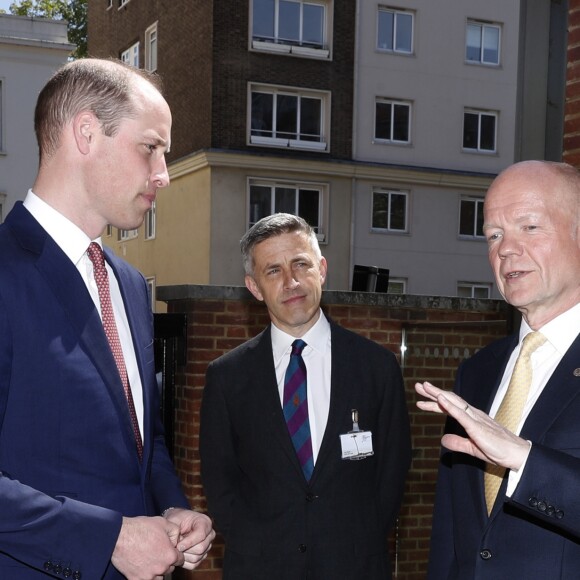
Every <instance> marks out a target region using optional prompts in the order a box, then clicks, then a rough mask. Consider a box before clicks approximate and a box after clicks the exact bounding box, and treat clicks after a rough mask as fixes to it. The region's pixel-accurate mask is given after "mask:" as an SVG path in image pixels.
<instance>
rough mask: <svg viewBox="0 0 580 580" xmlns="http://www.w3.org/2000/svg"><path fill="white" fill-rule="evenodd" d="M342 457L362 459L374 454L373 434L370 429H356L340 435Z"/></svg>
mask: <svg viewBox="0 0 580 580" xmlns="http://www.w3.org/2000/svg"><path fill="white" fill-rule="evenodd" d="M340 445H341V447H342V458H343V459H364V458H365V457H369V456H370V455H373V454H374V451H373V434H372V433H371V432H370V431H356V432H354V433H345V434H344V435H341V436H340Z"/></svg>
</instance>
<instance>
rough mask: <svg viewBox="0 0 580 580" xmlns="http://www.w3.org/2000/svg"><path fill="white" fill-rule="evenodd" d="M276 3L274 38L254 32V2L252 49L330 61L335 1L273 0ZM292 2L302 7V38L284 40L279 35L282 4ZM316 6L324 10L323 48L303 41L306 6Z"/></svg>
mask: <svg viewBox="0 0 580 580" xmlns="http://www.w3.org/2000/svg"><path fill="white" fill-rule="evenodd" d="M272 1H273V2H274V31H273V32H274V34H273V36H272V37H266V36H258V35H257V34H255V32H254V0H252V1H251V2H249V6H250V18H249V21H250V41H251V44H250V46H251V48H252V49H253V50H256V51H262V52H274V53H277V54H289V55H292V56H299V57H309V58H318V59H328V58H329V57H330V45H331V40H330V39H331V36H332V12H333V2H334V0H272ZM281 1H290V2H291V3H293V4H299V5H300V38H298V39H296V40H289V39H284V38H282V37H281V36H280V35H279V24H280V2H281ZM305 5H311V6H312V5H316V6H321V7H322V8H323V11H324V14H323V23H322V43H321V46H319V47H316V46H311V43H308V42H304V41H303V32H304V30H303V22H304V6H305Z"/></svg>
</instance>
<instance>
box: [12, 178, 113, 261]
mask: <svg viewBox="0 0 580 580" xmlns="http://www.w3.org/2000/svg"><path fill="white" fill-rule="evenodd" d="M24 207H25V208H26V209H27V210H28V211H29V212H30V213H31V214H32V216H33V217H34V218H35V219H36V221H37V222H38V223H39V224H40V225H41V226H42V227H43V228H44V229H45V230H46V232H47V233H48V235H49V236H50V237H51V238H52V239H53V240H54V241H55V242H56V243H57V245H58V246H59V247H60V249H61V250H62V251H63V252H64V253H65V254H66V255H67V256H68V257H69V258H70V260H71V261H72V263H73V264H75V265H77V264H78V262H79V261H80V259H81V258H82V257H83V255H84V254H85V252H86V251H87V248H88V247H89V244H90V243H91V239H90V238H89V237H88V236H87V235H86V234H85V233H84V232H83V231H82V230H81V229H80V228H79V227H78V226H76V225H75V224H74V223H73V222H71V221H70V220H69V219H68V218H66V217H64V216H63V215H62V214H61V213H59V212H58V211H57V210H55V209H54V208H53V207H51V206H50V205H48V203H46V202H45V201H44V200H43V199H40V197H38V196H37V195H36V194H35V193H34V192H33V191H32V189H29V190H28V194H27V195H26V199H25V200H24ZM95 241H96V242H97V243H98V244H99V245H101V246H102V243H101V239H100V238H98V239H97V240H95Z"/></svg>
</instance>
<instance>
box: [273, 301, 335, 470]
mask: <svg viewBox="0 0 580 580" xmlns="http://www.w3.org/2000/svg"><path fill="white" fill-rule="evenodd" d="M301 338H302V340H303V341H304V342H305V343H306V346H305V347H304V350H303V351H302V358H303V360H304V364H305V365H306V377H307V379H306V381H307V382H306V384H307V387H306V388H307V393H308V420H309V423H310V436H311V438H312V457H313V459H314V463H315V464H316V459H317V457H318V452H319V451H320V444H321V443H322V438H323V436H324V431H325V429H326V423H327V422H328V410H329V408H330V371H331V348H330V340H331V336H330V323H329V322H328V320H327V319H326V317H325V316H324V314H323V313H322V310H320V316H319V318H318V320H317V321H316V323H315V324H314V326H313V327H312V328H311V329H310V330H309V331H308V332H307V333H306V334H305V335H304V336H302V337H301ZM295 340H296V337H294V336H291V335H289V334H287V333H285V332H283V331H282V330H280V329H279V328H278V327H277V326H276V325H275V324H273V323H272V352H273V354H274V366H275V368H276V380H277V381H278V392H279V395H280V405H283V401H284V377H285V375H286V369H287V368H288V363H289V362H290V353H291V352H292V343H293V342H294V341H295Z"/></svg>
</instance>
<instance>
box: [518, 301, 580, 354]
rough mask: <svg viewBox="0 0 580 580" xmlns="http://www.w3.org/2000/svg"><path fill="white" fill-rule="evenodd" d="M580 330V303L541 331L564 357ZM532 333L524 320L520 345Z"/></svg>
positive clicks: (545, 325) (551, 321)
mask: <svg viewBox="0 0 580 580" xmlns="http://www.w3.org/2000/svg"><path fill="white" fill-rule="evenodd" d="M579 328H580V303H579V304H576V305H575V306H572V308H570V309H569V310H566V312H562V314H560V315H559V316H556V318H554V319H553V320H550V322H548V323H547V324H544V326H542V328H540V329H539V331H540V332H541V333H542V334H543V335H544V336H545V337H546V339H547V340H548V342H549V343H550V344H551V345H552V346H553V347H554V348H555V349H556V350H557V351H558V352H559V353H560V354H561V355H562V356H564V354H565V353H566V351H567V350H568V349H569V348H570V345H571V344H572V343H573V342H574V340H575V339H576V337H577V336H578V329H579ZM529 332H532V329H531V328H530V327H529V325H528V323H527V322H526V321H525V320H524V319H523V318H522V324H521V327H520V343H521V341H522V340H523V338H524V337H525V336H526V334H528V333H529Z"/></svg>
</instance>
